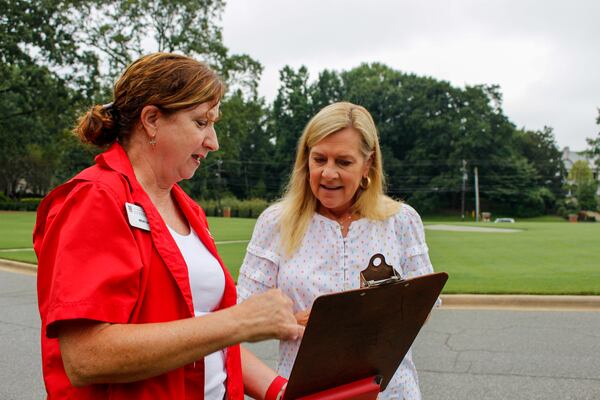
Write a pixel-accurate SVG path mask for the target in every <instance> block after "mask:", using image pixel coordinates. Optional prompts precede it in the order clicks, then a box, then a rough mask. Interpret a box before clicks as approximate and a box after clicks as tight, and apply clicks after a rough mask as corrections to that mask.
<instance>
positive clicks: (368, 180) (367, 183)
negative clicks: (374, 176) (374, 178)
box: [360, 176, 371, 190]
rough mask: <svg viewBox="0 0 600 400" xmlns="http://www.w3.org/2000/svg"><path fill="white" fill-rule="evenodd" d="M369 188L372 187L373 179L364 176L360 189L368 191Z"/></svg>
mask: <svg viewBox="0 0 600 400" xmlns="http://www.w3.org/2000/svg"><path fill="white" fill-rule="evenodd" d="M369 186H371V178H369V177H368V176H363V177H362V179H361V180H360V188H361V189H362V190H367V189H368V188H369Z"/></svg>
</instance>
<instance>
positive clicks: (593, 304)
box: [0, 259, 600, 311]
mask: <svg viewBox="0 0 600 400" xmlns="http://www.w3.org/2000/svg"><path fill="white" fill-rule="evenodd" d="M0 269H2V270H5V271H10V272H17V273H22V274H27V275H33V276H35V275H37V265H35V264H27V263H23V262H18V261H12V260H6V259H0ZM440 297H441V298H442V307H441V308H442V309H490V310H498V309H515V310H536V311H539V310H551V311H557V310H561V311H600V296H568V295H565V296H557V295H522V294H518V295H512V294H499V295H495V294H491V295H490V294H443V295H441V296H440Z"/></svg>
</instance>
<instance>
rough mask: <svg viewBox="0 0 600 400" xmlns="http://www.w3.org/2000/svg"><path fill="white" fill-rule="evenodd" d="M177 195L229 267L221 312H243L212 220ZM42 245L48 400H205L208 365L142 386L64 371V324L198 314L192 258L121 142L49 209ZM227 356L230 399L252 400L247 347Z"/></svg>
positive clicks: (42, 217) (38, 244)
mask: <svg viewBox="0 0 600 400" xmlns="http://www.w3.org/2000/svg"><path fill="white" fill-rule="evenodd" d="M173 194H174V197H175V199H176V201H177V203H178V204H179V207H180V208H181V210H182V211H183V213H184V214H185V216H186V218H187V220H188V221H189V223H190V225H191V226H192V228H193V229H194V230H195V231H196V233H197V234H198V236H199V237H200V239H201V240H202V242H203V243H204V245H205V246H206V248H207V249H208V250H209V251H210V252H211V253H212V254H213V255H214V256H215V257H216V259H217V260H218V261H219V263H220V264H221V266H222V267H223V271H224V274H225V292H224V295H223V299H222V301H221V304H220V306H219V308H225V307H230V306H232V305H234V304H235V303H236V291H235V284H234V282H233V279H232V278H231V275H230V274H229V272H228V271H227V269H226V268H225V267H224V265H223V262H222V260H221V258H220V257H219V255H218V254H217V249H216V247H215V243H214V241H213V239H212V236H211V235H210V232H209V230H208V224H207V221H206V216H205V214H204V212H203V211H202V209H201V208H200V207H199V206H198V205H197V204H196V203H195V202H194V201H193V200H192V199H191V198H189V197H188V196H187V195H186V194H185V193H184V192H183V190H182V189H181V188H180V187H179V186H177V185H175V186H174V187H173ZM125 202H128V203H134V204H137V205H139V206H141V207H142V208H143V209H144V211H145V213H146V216H147V218H148V222H149V225H150V231H149V232H148V231H146V230H142V229H139V228H135V227H132V226H131V225H130V224H129V222H128V219H127V213H126V211H125ZM33 242H34V248H35V252H36V254H37V257H38V302H39V309H40V316H41V319H42V369H43V373H44V381H45V384H46V390H47V392H48V399H50V400H53V399H114V400H117V399H123V400H124V399H127V400H131V399H145V398H147V399H182V400H183V399H192V398H193V399H203V397H204V362H203V360H198V361H199V362H196V363H193V364H190V365H186V366H185V367H182V368H179V369H176V370H173V371H170V372H168V373H165V374H163V375H160V376H156V377H154V378H150V379H146V380H142V381H138V382H133V383H126V384H97V385H89V386H86V387H83V388H75V387H73V386H72V385H71V384H70V381H69V379H68V378H67V375H66V374H65V371H64V367H63V363H62V358H61V354H60V349H59V346H58V339H57V338H56V334H57V333H56V325H57V323H59V322H60V321H65V320H74V319H87V320H94V321H101V322H109V323H114V324H142V323H151V322H164V321H172V320H178V319H183V318H191V317H193V316H194V309H193V304H192V294H191V291H190V285H189V279H188V272H187V267H186V264H185V261H184V259H183V256H182V255H181V253H180V251H179V249H178V247H177V245H176V244H175V242H174V240H173V238H172V237H171V234H170V233H169V231H168V228H167V226H166V225H165V223H164V221H163V219H162V218H161V217H160V215H159V213H158V211H157V209H156V208H155V207H154V205H153V204H152V202H151V201H150V198H149V197H148V195H147V194H146V193H145V192H144V190H143V189H142V187H141V186H140V184H139V183H138V182H137V180H136V178H135V175H134V172H133V168H132V167H131V163H130V161H129V159H128V158H127V154H126V153H125V151H124V150H123V148H122V147H121V146H120V145H119V144H114V145H113V146H111V148H110V149H109V150H107V151H106V152H105V153H103V154H101V155H99V156H98V157H96V165H94V166H92V167H90V168H88V169H86V170H84V171H82V172H81V173H80V174H78V175H77V176H75V177H74V178H73V179H71V180H70V181H68V182H67V183H65V184H63V185H61V186H59V187H58V188H56V189H54V190H53V191H52V192H51V193H50V194H49V195H48V196H47V197H46V198H45V199H44V200H43V201H42V203H41V204H40V207H39V209H38V214H37V221H36V226H35V230H34V233H33ZM226 354H227V356H226V361H225V365H226V369H227V377H228V378H227V383H226V386H227V398H228V399H236V400H237V399H243V396H244V395H243V392H244V390H243V383H242V372H241V361H240V350H239V346H237V345H236V346H232V347H229V348H228V349H227V351H226Z"/></svg>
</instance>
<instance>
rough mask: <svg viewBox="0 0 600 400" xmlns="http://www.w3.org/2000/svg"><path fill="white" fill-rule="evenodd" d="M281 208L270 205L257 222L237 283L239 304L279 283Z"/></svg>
mask: <svg viewBox="0 0 600 400" xmlns="http://www.w3.org/2000/svg"><path fill="white" fill-rule="evenodd" d="M279 247H280V235H279V209H278V207H277V206H271V207H269V208H268V209H266V210H265V211H264V212H263V213H262V214H261V216H260V217H259V218H258V220H257V221H256V225H255V227H254V232H253V233H252V239H251V240H250V243H249V244H248V248H247V251H246V256H245V257H244V262H243V263H242V267H241V268H240V274H239V277H238V282H237V290H238V303H239V302H242V301H244V300H246V299H247V298H248V297H250V296H252V295H253V294H257V293H261V292H264V291H266V290H268V289H271V288H274V287H276V286H277V274H278V272H279V259H280V255H279V254H280V251H279Z"/></svg>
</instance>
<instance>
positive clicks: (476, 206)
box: [474, 167, 479, 222]
mask: <svg viewBox="0 0 600 400" xmlns="http://www.w3.org/2000/svg"><path fill="white" fill-rule="evenodd" d="M474 174H475V222H479V175H478V173H477V167H475V171H474Z"/></svg>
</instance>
